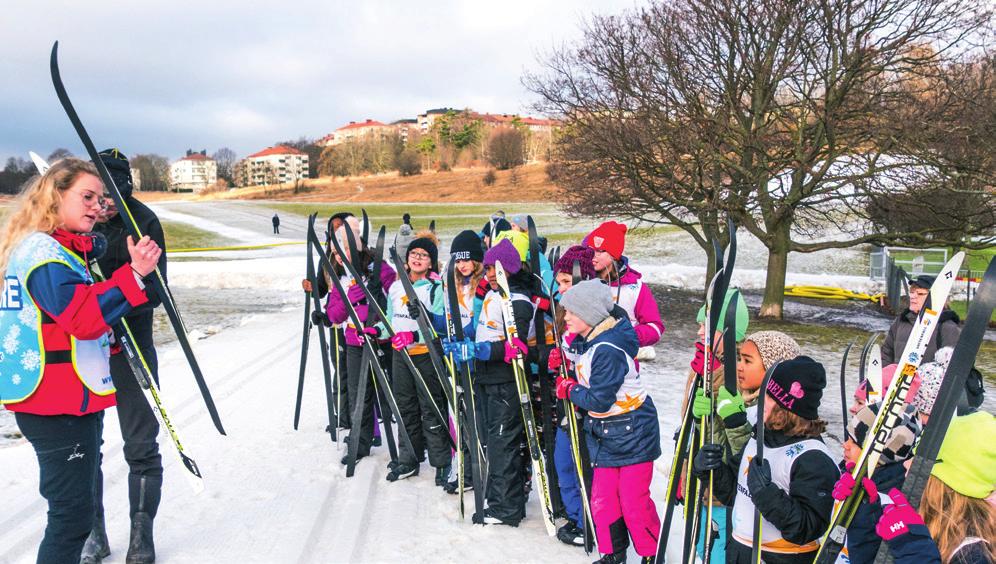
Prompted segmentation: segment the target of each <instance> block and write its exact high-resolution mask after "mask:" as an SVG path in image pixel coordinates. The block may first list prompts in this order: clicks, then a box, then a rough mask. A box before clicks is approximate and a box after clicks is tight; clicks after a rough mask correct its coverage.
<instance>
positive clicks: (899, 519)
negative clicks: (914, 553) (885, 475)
mask: <svg viewBox="0 0 996 564" xmlns="http://www.w3.org/2000/svg"><path fill="white" fill-rule="evenodd" d="M889 497H890V498H892V505H887V506H885V508H884V509H883V510H882V517H881V518H879V520H878V524H877V525H875V532H876V533H878V536H880V537H882V539H884V540H887V541H889V540H892V539H894V538H896V537H898V536H901V535H905V534H906V533H908V532H910V529H909V527H910V526H911V525H923V519H922V518H921V517H920V515H919V514H918V513H917V512H916V511H915V510H914V509H913V508H912V507H910V502H909V501H907V499H906V496H904V495H903V492H901V491H899V490H897V489H896V488H892V490H890V491H889Z"/></svg>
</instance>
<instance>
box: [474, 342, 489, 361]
mask: <svg viewBox="0 0 996 564" xmlns="http://www.w3.org/2000/svg"><path fill="white" fill-rule="evenodd" d="M474 357H475V358H477V360H480V361H484V362H487V361H489V360H491V343H490V342H488V341H485V342H483V343H475V344H474Z"/></svg>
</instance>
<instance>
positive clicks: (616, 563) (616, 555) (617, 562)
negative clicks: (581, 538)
mask: <svg viewBox="0 0 996 564" xmlns="http://www.w3.org/2000/svg"><path fill="white" fill-rule="evenodd" d="M625 563H626V550H625V549H623V550H620V551H617V552H613V553H612V554H604V555H602V557H601V558H599V559H598V560H596V561H594V562H592V563H591V564H625Z"/></svg>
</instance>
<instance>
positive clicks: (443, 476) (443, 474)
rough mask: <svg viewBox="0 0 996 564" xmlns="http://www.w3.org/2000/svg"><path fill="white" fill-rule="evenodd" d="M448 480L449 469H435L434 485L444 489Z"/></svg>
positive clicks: (446, 467) (447, 467)
mask: <svg viewBox="0 0 996 564" xmlns="http://www.w3.org/2000/svg"><path fill="white" fill-rule="evenodd" d="M449 479H450V467H449V466H444V467H442V468H436V485H437V486H439V487H441V488H445V487H446V484H447V482H449Z"/></svg>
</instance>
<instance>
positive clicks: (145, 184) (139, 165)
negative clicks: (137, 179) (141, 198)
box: [131, 153, 170, 192]
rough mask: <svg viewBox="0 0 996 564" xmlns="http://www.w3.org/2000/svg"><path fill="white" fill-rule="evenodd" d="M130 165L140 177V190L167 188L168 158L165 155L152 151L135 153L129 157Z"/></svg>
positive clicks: (161, 189)
mask: <svg viewBox="0 0 996 564" xmlns="http://www.w3.org/2000/svg"><path fill="white" fill-rule="evenodd" d="M131 167H132V168H134V169H136V170H138V171H139V174H140V175H141V177H142V190H144V191H153V192H156V191H158V192H164V191H167V190H169V188H170V176H169V159H167V158H166V157H164V156H162V155H156V154H154V153H150V154H139V155H135V156H133V157H132V158H131Z"/></svg>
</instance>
